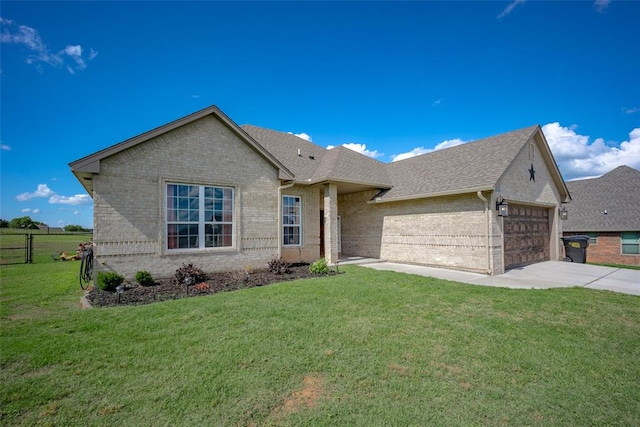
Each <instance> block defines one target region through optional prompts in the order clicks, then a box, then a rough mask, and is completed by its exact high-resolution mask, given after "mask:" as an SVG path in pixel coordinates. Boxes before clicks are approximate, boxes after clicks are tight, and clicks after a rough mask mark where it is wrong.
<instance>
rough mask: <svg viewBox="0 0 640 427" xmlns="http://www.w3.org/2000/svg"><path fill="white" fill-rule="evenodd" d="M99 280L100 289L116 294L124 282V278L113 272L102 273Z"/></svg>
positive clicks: (99, 274)
mask: <svg viewBox="0 0 640 427" xmlns="http://www.w3.org/2000/svg"><path fill="white" fill-rule="evenodd" d="M97 279H98V280H97V281H98V288H100V289H101V290H103V291H106V292H115V291H116V288H117V287H118V286H120V285H122V282H124V277H123V276H121V275H119V274H118V273H115V272H113V271H100V272H99V273H98V277H97Z"/></svg>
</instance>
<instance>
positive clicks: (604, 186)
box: [563, 166, 640, 265]
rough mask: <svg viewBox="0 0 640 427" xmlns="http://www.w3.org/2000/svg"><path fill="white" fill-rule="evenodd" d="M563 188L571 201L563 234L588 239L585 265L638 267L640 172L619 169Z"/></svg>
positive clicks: (572, 182)
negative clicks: (611, 264)
mask: <svg viewBox="0 0 640 427" xmlns="http://www.w3.org/2000/svg"><path fill="white" fill-rule="evenodd" d="M567 187H568V188H569V190H570V191H571V196H572V197H573V201H572V202H571V203H570V204H569V205H568V206H567V214H568V219H567V220H566V221H564V224H563V232H564V235H565V236H571V235H578V234H581V235H588V236H590V237H591V239H590V243H589V247H588V248H587V262H596V263H613V264H627V265H640V171H637V170H636V169H633V168H630V167H629V166H620V167H618V168H616V169H614V170H612V171H611V172H609V173H607V174H605V175H602V176H601V177H599V178H591V179H581V180H576V181H569V182H567Z"/></svg>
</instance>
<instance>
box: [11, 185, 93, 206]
mask: <svg viewBox="0 0 640 427" xmlns="http://www.w3.org/2000/svg"><path fill="white" fill-rule="evenodd" d="M44 197H48V198H49V203H51V204H62V205H74V206H75V205H86V204H89V203H91V197H89V195H88V194H76V195H75V196H60V195H58V194H56V193H55V191H53V190H52V189H50V188H49V186H47V184H38V189H37V190H36V191H34V192H33V193H21V194H18V195H17V196H16V200H18V201H19V202H26V201H28V200H31V199H35V198H44Z"/></svg>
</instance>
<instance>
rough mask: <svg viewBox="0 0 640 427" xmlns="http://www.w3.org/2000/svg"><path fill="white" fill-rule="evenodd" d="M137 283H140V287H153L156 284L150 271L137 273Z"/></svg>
mask: <svg viewBox="0 0 640 427" xmlns="http://www.w3.org/2000/svg"><path fill="white" fill-rule="evenodd" d="M136 282H138V284H139V285H140V286H153V285H155V283H156V282H155V280H153V277H152V276H151V273H149V272H148V271H138V272H137V273H136Z"/></svg>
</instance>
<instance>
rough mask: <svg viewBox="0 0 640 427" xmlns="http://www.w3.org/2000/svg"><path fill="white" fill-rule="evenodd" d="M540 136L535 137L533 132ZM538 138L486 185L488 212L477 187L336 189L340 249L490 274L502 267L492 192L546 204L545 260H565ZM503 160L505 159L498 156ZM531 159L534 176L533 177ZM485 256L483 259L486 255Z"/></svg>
mask: <svg viewBox="0 0 640 427" xmlns="http://www.w3.org/2000/svg"><path fill="white" fill-rule="evenodd" d="M536 138H537V137H536ZM540 144H542V141H541V140H538V139H535V140H533V141H532V143H531V144H526V145H525V146H524V147H523V149H522V151H521V152H520V153H519V154H518V156H517V157H516V158H515V159H513V160H511V163H510V164H509V166H508V167H507V169H506V171H505V173H504V174H503V176H502V177H501V178H500V180H499V181H498V183H497V184H496V189H495V191H494V192H490V191H485V192H484V193H483V196H484V197H485V198H487V199H488V204H489V218H488V221H489V224H488V227H489V231H488V235H489V244H488V246H489V251H488V252H489V253H488V254H487V237H486V236H487V213H486V211H485V202H484V201H482V200H481V199H480V198H479V197H478V195H477V193H468V194H461V195H455V196H446V197H433V198H428V199H416V200H409V201H398V202H388V203H367V202H368V201H370V200H371V199H372V198H373V197H374V196H375V195H376V193H377V191H365V192H360V193H353V194H343V195H340V196H338V213H339V214H340V216H341V220H342V253H343V254H344V255H359V256H365V257H373V258H381V259H384V260H387V261H395V262H406V263H415V264H423V265H431V266H437V267H446V268H454V269H460V270H468V271H475V272H482V273H486V272H488V271H490V272H491V274H502V273H504V253H503V241H504V236H503V235H504V225H503V219H502V218H501V217H498V216H497V212H496V210H495V204H496V199H497V198H498V197H503V198H505V199H507V200H508V201H510V202H512V203H517V204H524V205H532V206H542V207H546V208H547V209H549V210H550V213H549V222H550V223H549V229H550V236H549V237H550V239H549V240H550V251H549V252H550V259H552V260H560V259H562V256H563V252H562V243H561V241H560V236H561V235H562V224H561V221H560V220H559V217H558V211H559V204H560V193H559V190H558V188H557V187H556V186H555V184H554V182H553V179H552V173H551V172H550V170H549V168H548V167H547V164H546V162H545V160H544V158H543V156H542V154H541V151H540V148H539V147H540ZM499 160H500V161H507V160H508V159H499ZM532 164H533V166H534V170H535V171H536V174H535V181H534V180H531V179H530V174H529V171H528V170H529V169H530V167H531V165H532ZM487 260H488V261H487Z"/></svg>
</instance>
